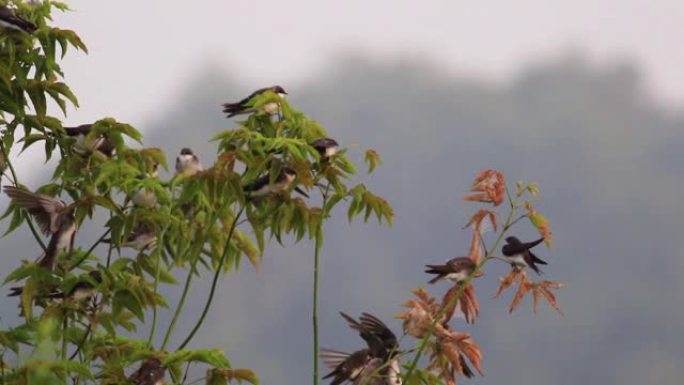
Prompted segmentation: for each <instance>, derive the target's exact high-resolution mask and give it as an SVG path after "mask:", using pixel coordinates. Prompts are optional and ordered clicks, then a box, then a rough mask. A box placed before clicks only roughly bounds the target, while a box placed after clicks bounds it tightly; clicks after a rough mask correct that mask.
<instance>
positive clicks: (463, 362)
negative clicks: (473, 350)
mask: <svg viewBox="0 0 684 385" xmlns="http://www.w3.org/2000/svg"><path fill="white" fill-rule="evenodd" d="M458 360H459V361H460V364H461V369H463V375H464V376H466V377H467V378H472V377H473V376H475V373H473V371H472V370H471V369H470V366H468V363H467V362H466V360H465V358H463V356H462V355H459V356H458Z"/></svg>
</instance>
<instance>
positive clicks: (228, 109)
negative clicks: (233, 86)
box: [223, 86, 287, 118]
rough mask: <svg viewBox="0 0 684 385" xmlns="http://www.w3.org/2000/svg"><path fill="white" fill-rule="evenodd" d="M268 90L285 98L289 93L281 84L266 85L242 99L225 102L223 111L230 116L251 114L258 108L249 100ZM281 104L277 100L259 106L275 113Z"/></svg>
mask: <svg viewBox="0 0 684 385" xmlns="http://www.w3.org/2000/svg"><path fill="white" fill-rule="evenodd" d="M266 91H271V92H273V93H275V94H277V95H278V96H280V97H281V98H284V97H285V95H287V92H285V90H284V89H283V87H281V86H271V87H266V88H261V89H258V90H256V91H254V92H252V93H251V94H250V95H249V96H248V97H246V98H244V99H242V100H240V101H239V102H237V103H225V104H223V112H224V113H226V114H228V116H227V117H228V118H230V117H233V116H235V115H240V114H250V113H252V112H254V111H256V110H257V109H256V108H254V107H252V106H250V105H249V102H250V101H251V100H252V99H253V98H254V97H255V96H258V95H261V94H263V93H264V92H266ZM279 108H280V106H279V105H278V103H277V102H270V103H266V104H264V105H262V106H260V107H259V109H261V110H262V111H264V112H266V113H267V114H270V115H273V114H275V113H277V112H278V109H279Z"/></svg>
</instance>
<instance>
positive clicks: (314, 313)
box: [311, 194, 328, 385]
mask: <svg viewBox="0 0 684 385" xmlns="http://www.w3.org/2000/svg"><path fill="white" fill-rule="evenodd" d="M327 198H328V197H327V195H326V194H324V195H323V203H322V207H323V210H325V204H326V201H327ZM323 215H324V212H323V211H321V216H322V217H321V221H320V222H319V223H318V228H317V229H316V235H315V237H316V239H315V241H314V243H315V246H314V247H315V250H314V280H313V281H314V286H313V309H312V313H311V321H312V323H313V384H314V385H318V350H319V347H318V267H319V266H320V264H319V259H320V254H321V248H322V246H323V245H322V240H323V239H322V237H323V219H324V218H323Z"/></svg>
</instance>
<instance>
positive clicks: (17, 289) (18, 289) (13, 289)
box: [7, 286, 24, 297]
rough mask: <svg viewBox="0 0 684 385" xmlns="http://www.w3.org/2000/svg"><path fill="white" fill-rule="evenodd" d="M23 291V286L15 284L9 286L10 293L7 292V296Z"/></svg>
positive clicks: (15, 295)
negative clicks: (14, 285)
mask: <svg viewBox="0 0 684 385" xmlns="http://www.w3.org/2000/svg"><path fill="white" fill-rule="evenodd" d="M23 292H24V288H23V287H22V286H17V287H10V293H9V294H7V296H8V297H17V296H20V295H21V293H23Z"/></svg>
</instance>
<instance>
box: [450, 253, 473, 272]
mask: <svg viewBox="0 0 684 385" xmlns="http://www.w3.org/2000/svg"><path fill="white" fill-rule="evenodd" d="M447 266H448V267H449V269H451V271H452V272H458V271H462V270H470V271H472V270H473V269H475V261H473V260H472V259H470V258H468V257H456V258H452V259H450V260H449V261H448V262H447Z"/></svg>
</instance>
